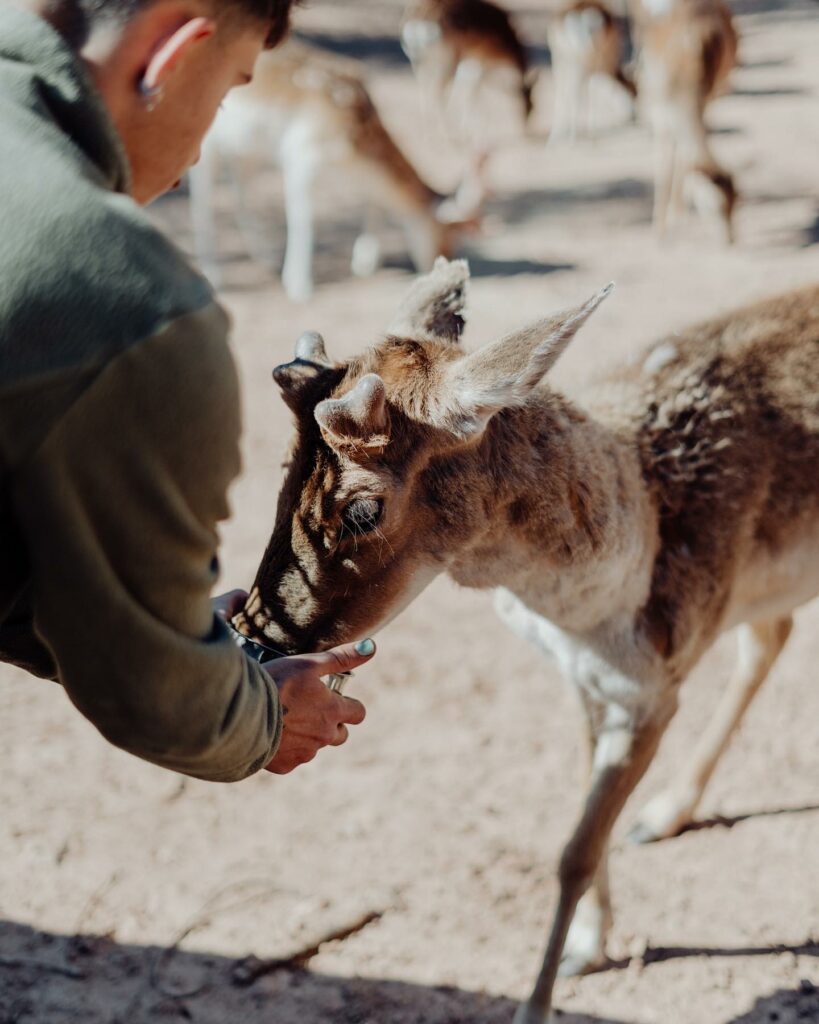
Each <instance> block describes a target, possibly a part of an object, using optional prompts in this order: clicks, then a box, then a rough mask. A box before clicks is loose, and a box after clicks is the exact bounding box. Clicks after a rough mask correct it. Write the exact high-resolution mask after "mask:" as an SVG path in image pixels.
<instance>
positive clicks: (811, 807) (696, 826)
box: [680, 218, 819, 835]
mask: <svg viewBox="0 0 819 1024" xmlns="http://www.w3.org/2000/svg"><path fill="white" fill-rule="evenodd" d="M817 221H819V218H817ZM817 240H819V239H817ZM812 811H819V804H805V805H804V806H803V807H774V808H770V809H768V810H761V811H748V813H747V814H734V815H731V816H730V817H729V816H726V815H724V814H715V815H714V817H712V818H702V819H701V820H700V821H692V822H689V824H688V825H684V826H683V827H682V828H681V829H680V835H682V834H683V833H684V832H699V831H700V830H702V829H706V828H733V827H734V825H738V824H739V823H740V822H743V821H749V820H750V819H752V818H773V817H778V816H779V815H780V814H810V813H811V812H812Z"/></svg>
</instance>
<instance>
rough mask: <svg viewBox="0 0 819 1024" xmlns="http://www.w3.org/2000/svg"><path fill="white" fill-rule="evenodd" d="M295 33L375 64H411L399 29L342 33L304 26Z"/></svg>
mask: <svg viewBox="0 0 819 1024" xmlns="http://www.w3.org/2000/svg"><path fill="white" fill-rule="evenodd" d="M293 36H294V38H295V39H299V40H301V41H302V42H304V43H309V44H310V45H311V46H318V47H320V48H321V49H322V50H329V51H330V52H331V53H335V54H336V55H338V56H340V57H349V58H351V59H352V60H360V61H366V62H367V63H368V64H370V65H372V66H374V67H375V66H378V67H382V68H395V67H406V68H409V63H408V61H407V57H406V55H405V53H404V51H403V50H402V49H401V42H400V40H399V38H398V35H397V33H396V35H394V36H385V35H346V34H345V35H340V34H339V33H336V32H308V31H305V30H304V29H299V30H298V31H296V32H294V33H293Z"/></svg>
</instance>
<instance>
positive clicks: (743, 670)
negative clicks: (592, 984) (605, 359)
mask: <svg viewBox="0 0 819 1024" xmlns="http://www.w3.org/2000/svg"><path fill="white" fill-rule="evenodd" d="M467 277H468V270H467V267H466V264H465V263H464V262H463V261H460V262H456V263H447V262H446V261H445V260H439V261H437V262H436V265H435V268H434V270H433V272H432V273H431V274H430V275H428V276H426V277H423V278H421V279H420V280H419V281H418V282H416V284H415V285H414V287H413V288H412V290H411V291H410V294H409V296H408V297H407V299H406V301H405V302H404V304H403V305H402V306H401V307H400V309H399V310H398V313H397V315H396V317H395V319H394V321H393V323H392V324H391V326H390V328H389V331H388V334H387V336H386V337H385V338H384V339H383V340H382V341H380V342H379V343H378V344H376V345H375V346H374V347H372V348H370V349H369V350H367V351H366V352H365V353H364V354H363V355H362V356H360V357H359V358H357V359H353V360H352V361H350V362H347V363H334V362H332V361H331V360H330V359H329V358H328V356H327V354H326V352H325V348H324V343H323V341H322V339H321V338H320V337H319V336H318V335H316V334H308V335H305V336H304V337H303V338H302V339H301V340H300V341H299V343H298V345H297V348H296V359H295V361H294V362H292V363H288V364H286V365H284V366H279V367H277V369H276V370H275V371H274V377H275V379H276V382H277V383H278V385H279V387H280V388H281V391H282V395H283V397H284V400H285V401H286V402H287V404H288V405H289V406H290V408H291V409H292V410H293V412H294V414H295V423H296V437H295V442H294V444H293V445H292V448H291V451H290V457H289V465H288V468H287V473H286V478H285V482H284V486H283V489H282V491H281V495H280V498H279V507H278V510H277V513H276V522H275V526H274V529H273V535H272V537H271V540H270V544H269V545H268V548H267V551H266V553H265V555H264V558H263V559H262V562H261V565H260V568H259V571H258V573H257V576H256V580H255V583H254V586H253V588H252V590H251V592H250V595H249V597H248V601H247V604H246V607H245V609H244V611H243V612H241V613H240V614H239V615H238V616H237V617H236V618H235V619H234V625H235V626H236V627H237V628H238V629H239V630H240V632H242V633H244V634H246V635H249V636H251V637H253V638H255V639H258V640H259V641H260V642H262V643H268V644H270V645H272V646H274V647H275V648H277V649H279V650H282V651H285V652H288V653H298V652H300V651H307V650H321V649H323V648H327V647H330V646H331V645H333V644H337V643H341V642H346V641H349V640H352V639H355V638H356V637H361V636H367V635H370V634H372V633H374V632H375V631H376V630H377V629H378V628H379V627H380V626H383V625H384V624H385V623H387V622H389V621H390V620H391V619H392V618H394V617H395V616H396V615H397V614H398V613H399V612H400V611H401V610H402V609H403V608H405V607H406V606H407V604H409V603H410V602H411V601H412V600H413V599H414V597H415V596H416V595H417V594H418V593H420V591H421V590H422V589H423V588H424V587H425V586H426V585H427V584H428V583H429V582H430V581H431V580H432V579H433V578H434V577H435V576H437V575H438V574H439V573H444V572H448V573H449V574H450V576H451V577H452V578H453V579H454V580H455V581H456V582H457V583H459V584H461V585H462V586H467V587H478V588H497V591H496V593H497V599H496V606H497V608H498V611H499V612H500V615H501V617H502V618H503V619H504V620H505V621H506V622H507V623H508V624H509V625H510V626H511V628H512V629H513V630H514V631H515V632H516V633H518V634H519V635H520V636H522V637H525V638H526V639H528V640H530V641H533V642H534V643H535V644H536V645H537V646H538V647H540V648H542V649H543V650H544V651H547V652H549V653H551V654H553V655H554V656H555V657H556V658H557V660H558V662H559V664H560V665H561V667H562V669H563V671H564V673H565V674H566V675H567V677H568V679H569V680H570V681H571V683H572V684H573V686H574V688H575V689H576V692H577V694H578V696H579V699H580V704H581V706H582V709H583V712H584V717H585V721H586V725H587V730H588V738H589V758H588V762H589V771H590V784H589V792H588V796H587V799H586V803H585V807H584V809H583V811H582V813H581V816H580V820H579V822H578V824H577V826H576V828H575V831H574V834H573V835H572V837H571V839H570V841H569V843H568V844H567V846H566V848H565V850H564V851H563V855H562V857H561V859H560V868H559V876H560V898H559V902H558V906H557V910H556V914H555V918H554V924H553V927H552V932H551V937H550V939H549V943H548V947H547V950H546V954H545V958H544V962H543V967H542V970H541V973H540V975H539V977H538V980H537V983H536V985H535V988H534V991H533V994H532V996H531V998H530V1000H529V1002H528V1003H527V1004H526V1005H525V1006H523V1007H521V1009H520V1011H519V1013H518V1017H517V1020H518V1024H543V1021H544V1020H546V1018H547V1016H548V1013H549V1008H550V1002H551V992H552V987H553V983H554V980H555V977H556V975H557V972H558V967H559V966H560V965H561V958H562V969H563V971H564V972H565V973H579V972H582V971H585V970H588V969H590V968H593V967H595V966H597V965H599V964H601V963H602V962H604V961H605V942H606V936H607V933H608V931H609V928H610V925H611V919H612V912H611V901H610V896H609V884H608V873H607V849H608V842H609V836H610V834H611V830H612V827H613V826H614V824H615V822H616V820H617V818H618V816H619V814H620V812H621V810H622V809H623V806H624V804H625V802H626V800H627V799H628V797H629V795H630V794H631V793H632V791H633V790H634V788H635V786H636V785H637V783H638V782H639V780H640V779H641V777H642V776H643V774H644V772H645V771H646V769H647V768H648V766H649V764H650V763H651V761H652V759H653V757H654V754H655V752H656V750H657V747H658V745H659V743H660V739H661V737H662V735H663V733H664V731H665V729H666V727H667V726H668V723H669V722H670V721H671V719H672V717H673V716H674V713H675V711H676V709H677V702H678V692H679V687H680V684H681V683H682V682H683V680H684V679H685V678H686V676H687V675H688V674H689V673H690V671H691V669H692V668H693V667H694V665H696V663H697V662H698V661H699V659H700V658H701V656H702V655H703V654H704V653H705V651H706V650H707V649H708V648H709V647H710V646H711V644H712V643H713V642H714V640H715V639H716V638H717V636H718V635H719V634H720V633H721V632H723V631H725V630H728V629H731V628H732V627H738V631H737V636H738V640H739V657H738V661H737V664H736V667H735V669H734V674H733V677H732V679H731V682H730V683H729V685H728V687H727V690H726V692H725V694H724V696H723V697H722V703H721V704H720V706H719V708H718V710H717V712H716V713H715V715H714V716H713V717H712V718H711V720H710V722H709V723H708V725H707V727H706V729H705V731H704V733H703V735H702V737H701V740H700V743H699V746H698V747H697V748H696V749H695V750H694V751H693V752H692V754H691V756H690V758H689V759H688V760H687V762H686V763H685V764H684V765H683V766H682V771H681V772H679V774H678V776H677V778H676V779H675V780H674V781H673V782H672V783H671V785H670V786H669V787H668V789H666V790H665V792H663V793H662V794H660V795H659V796H657V797H655V798H654V799H653V800H652V801H651V802H650V803H649V804H648V806H647V807H646V808H645V809H644V811H643V813H642V815H641V816H640V818H639V824H638V825H637V827H636V829H635V833H634V834H635V838H637V839H638V840H640V841H648V840H654V839H660V838H662V837H665V836H671V835H674V834H675V833H676V832H677V831H678V830H679V829H680V828H681V827H682V826H683V825H685V824H686V823H687V822H689V821H690V820H691V817H692V815H693V812H694V809H695V808H696V806H697V803H698V801H699V799H700V797H701V795H702V792H703V789H704V787H705V785H706V783H707V781H708V779H709V777H710V776H711V773H712V772H713V770H714V767H715V765H716V763H717V760H718V758H719V756H720V754H721V752H722V751H723V749H724V748H725V746H726V744H727V742H728V740H729V738H730V736H731V734H732V732H733V730H734V729H735V728H736V726H737V723H738V722H739V720H740V718H741V717H742V715H743V713H744V711H745V710H746V708H747V707H748V705H749V704H750V702H751V699H752V698H753V696H754V693H755V692H756V691H757V690H758V688H759V686H760V685H761V684H762V682H763V681H764V679H765V677H766V675H767V673H768V671H769V670H770V668H771V666H772V665H773V663H774V661H775V660H776V658H777V656H778V654H779V652H780V651H781V650H782V647H783V645H784V643H785V641H786V639H787V637H788V634H789V632H790V629H791V622H792V619H791V615H792V612H793V610H794V609H795V608H796V607H798V606H799V605H800V604H803V603H805V602H807V601H809V600H810V599H811V598H812V597H814V596H815V595H816V594H817V593H819V408H817V400H816V396H817V394H819V286H814V287H812V288H809V289H805V290H803V291H797V292H793V293H791V294H788V295H784V296H781V297H779V298H776V299H771V300H768V301H766V302H761V303H759V304H757V305H754V306H751V307H748V308H746V309H743V310H739V311H737V312H734V313H731V314H730V315H727V316H724V317H721V318H719V319H716V320H712V321H710V322H708V323H705V324H702V325H699V326H697V327H694V328H691V329H689V330H687V331H682V332H675V333H674V334H673V335H671V336H670V337H669V338H667V339H664V340H662V341H660V342H659V343H657V344H656V345H654V346H653V347H652V348H650V349H649V350H648V351H647V353H646V354H645V356H644V358H643V360H642V363H641V364H640V365H639V366H636V367H632V368H630V369H629V370H627V371H623V372H620V373H614V374H610V375H609V376H608V377H607V378H605V379H604V380H602V381H601V382H599V383H598V384H596V385H594V386H591V387H589V388H587V390H586V392H585V397H584V401H583V404H582V405H580V404H577V403H575V402H574V401H569V400H568V399H566V398H564V397H562V396H561V395H559V394H557V393H556V392H555V391H553V390H552V389H551V388H550V387H549V386H548V385H547V384H546V383H544V377H546V376H547V375H548V373H549V371H550V370H551V368H552V366H553V365H554V363H555V361H556V360H557V359H558V357H559V356H560V354H561V353H562V352H563V350H564V349H565V348H566V346H567V345H568V344H569V343H570V341H571V339H572V337H573V336H574V334H575V333H576V331H577V330H578V329H579V328H580V327H581V326H582V325H583V324H584V323H585V321H586V320H587V319H588V317H589V316H590V315H591V314H592V313H593V312H594V310H595V309H596V308H597V306H598V305H599V303H600V302H601V301H602V299H603V298H604V297H605V295H606V294H607V292H608V290H609V289H604V290H603V291H602V292H600V293H598V294H597V295H595V296H594V297H593V298H591V299H590V300H589V301H588V302H586V303H585V304H583V305H581V306H578V307H576V308H573V309H569V310H567V311H565V312H562V313H557V314H554V315H551V316H547V317H544V318H543V319H541V320H538V321H536V322H534V323H532V324H530V325H529V326H527V327H525V328H523V329H522V330H519V331H516V332H514V333H512V334H510V335H508V336H507V337H505V338H501V339H500V340H498V341H495V342H493V343H491V344H489V345H487V346H486V347H484V348H482V349H479V350H478V351H475V352H469V353H468V352H465V351H464V349H463V348H462V347H461V344H460V335H461V331H462V328H463V325H464V319H463V315H464V296H465V289H466V283H467ZM547 700H548V699H547ZM546 712H547V713H548V702H547V704H546ZM556 784H557V785H561V784H562V783H561V782H560V781H559V780H558V781H557V782H556Z"/></svg>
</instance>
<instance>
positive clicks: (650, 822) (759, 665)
mask: <svg viewBox="0 0 819 1024" xmlns="http://www.w3.org/2000/svg"><path fill="white" fill-rule="evenodd" d="M792 625H793V619H792V618H791V617H790V616H788V617H786V618H782V619H772V620H771V621H769V622H758V623H754V624H744V625H742V626H740V627H739V629H738V630H737V640H738V652H737V653H738V659H737V665H736V668H735V670H734V673H733V675H732V677H731V681H730V683H729V685H728V689H727V690H726V692H725V694H724V696H723V698H722V701H721V702H720V704H719V706H718V707H717V710H716V712H715V714H714V716H713V718H712V719H711V720H710V722H709V723H708V727H707V728H706V730H705V732H704V733H703V735H702V737H701V738H700V741H699V743H698V744H697V746H696V747H695V749H694V753H693V755H692V756H691V759H690V760H689V761H688V762H687V764H686V765H685V767H684V768H683V770H682V772H681V773H680V774H679V775H678V777H677V778H676V779H675V780H674V781H673V782H672V783H671V785H670V786H669V787H668V788H667V789H665V790H663V792H662V793H659V794H657V796H655V797H654V798H653V799H652V800H650V801H649V803H648V804H647V805H646V807H645V808H644V809H643V811H642V813H641V814H640V816H639V818H638V820H637V823H636V825H635V826H634V828H633V829H632V831H631V833H630V838H631V839H633V840H634V841H635V842H638V843H648V842H652V841H653V840H655V839H666V838H668V837H669V836H673V835H676V834H677V833H678V832H679V831H680V829H681V828H682V827H683V826H684V825H687V824H688V823H689V822H690V821H691V819H692V817H693V814H694V811H695V810H696V807H697V804H698V803H699V802H700V799H701V797H702V794H703V790H704V789H705V787H706V785H707V783H708V780H709V779H710V778H711V775H712V774H713V771H714V768H715V767H716V765H717V762H718V761H719V759H720V756H721V755H722V753H723V751H724V750H725V748H726V747H727V746H728V741H729V740H730V738H731V735H732V734H733V732H734V730H735V729H736V727H737V726H738V725H739V723H740V721H741V720H742V716H743V715H744V714H745V712H746V711H747V709H748V706H749V705H750V703H751V701H752V700H753V699H754V695H755V694H756V692H757V691H758V690H759V688H760V686H761V685H762V683H763V682H764V681H765V677H766V676H767V675H768V673H769V672H770V670H771V667H772V666H773V663H774V662H775V661H776V659H777V657H778V656H779V653H780V652H781V650H782V648H783V647H784V646H785V641H786V640H787V639H788V636H789V634H790V631H791V626H792Z"/></svg>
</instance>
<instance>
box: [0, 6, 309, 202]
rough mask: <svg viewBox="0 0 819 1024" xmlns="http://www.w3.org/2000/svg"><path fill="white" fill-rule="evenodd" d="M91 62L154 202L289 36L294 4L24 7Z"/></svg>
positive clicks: (135, 175)
mask: <svg viewBox="0 0 819 1024" xmlns="http://www.w3.org/2000/svg"><path fill="white" fill-rule="evenodd" d="M17 2H18V3H21V5H23V6H26V7H28V8H29V9H33V10H35V11H36V12H37V13H39V14H40V15H41V16H42V17H45V18H46V19H47V20H48V21H50V22H51V23H52V24H53V25H54V26H55V27H56V28H57V29H58V30H59V31H60V32H61V33H62V34H63V35H64V36H65V38H66V39H67V40H68V41H69V42H70V43H71V45H72V46H73V47H74V48H75V49H76V50H77V52H78V53H79V55H80V56H81V57H82V58H83V60H84V61H85V63H86V65H87V67H88V69H89V71H90V73H91V75H92V77H93V79H94V81H95V83H96V85H97V87H98V89H99V90H100V93H101V94H102V98H103V100H104V102H105V105H106V107H107V108H108V111H109V113H110V114H111V117H112V119H113V121H114V124H115V125H116V127H117V130H118V132H119V134H120V136H121V138H122V141H123V143H124V146H125V150H126V152H127V154H128V158H129V160H130V163H131V172H132V180H133V194H134V198H135V199H136V200H137V202H140V203H146V202H149V201H150V200H151V199H154V198H155V197H156V196H158V195H160V194H161V193H162V192H165V191H167V190H168V189H169V188H172V187H173V186H174V184H175V183H176V182H177V181H178V180H179V178H181V176H182V175H183V174H184V173H185V171H186V170H187V169H188V168H189V167H190V166H191V165H192V164H194V163H195V162H196V160H197V159H198V156H199V149H200V146H201V143H202V139H203V138H204V136H205V133H206V132H207V130H208V128H209V127H210V124H211V122H212V121H213V118H214V117H215V115H216V111H217V110H218V109H219V104H220V103H221V102H222V100H223V98H224V96H225V94H226V93H227V92H228V90H229V89H231V88H233V87H234V86H236V85H243V84H245V83H246V82H248V81H249V80H250V76H251V75H252V73H253V65H254V64H255V61H256V58H257V57H258V55H259V53H260V52H261V50H262V49H264V48H265V47H270V46H273V45H275V44H276V43H277V42H278V41H279V40H280V39H281V37H282V36H283V35H284V33H285V31H286V29H287V22H288V14H289V9H290V6H291V0H17Z"/></svg>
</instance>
